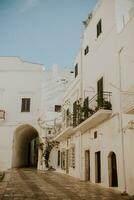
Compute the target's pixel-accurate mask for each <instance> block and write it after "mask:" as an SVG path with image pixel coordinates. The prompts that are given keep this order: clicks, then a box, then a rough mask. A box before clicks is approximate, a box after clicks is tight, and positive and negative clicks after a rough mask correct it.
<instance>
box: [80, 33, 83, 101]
mask: <svg viewBox="0 0 134 200" xmlns="http://www.w3.org/2000/svg"><path fill="white" fill-rule="evenodd" d="M80 45H81V48H80V61H81V64H80V65H81V70H80V72H81V75H80V97H81V98H82V99H83V69H82V68H83V48H82V45H83V34H82V35H81V44H80Z"/></svg>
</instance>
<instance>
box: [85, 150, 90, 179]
mask: <svg viewBox="0 0 134 200" xmlns="http://www.w3.org/2000/svg"><path fill="white" fill-rule="evenodd" d="M85 180H86V181H90V152H89V150H86V151H85Z"/></svg>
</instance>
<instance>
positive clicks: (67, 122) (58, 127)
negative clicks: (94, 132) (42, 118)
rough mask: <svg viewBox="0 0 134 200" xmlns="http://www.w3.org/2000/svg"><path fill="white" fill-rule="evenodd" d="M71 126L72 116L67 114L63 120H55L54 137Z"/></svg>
mask: <svg viewBox="0 0 134 200" xmlns="http://www.w3.org/2000/svg"><path fill="white" fill-rule="evenodd" d="M70 126H73V115H72V114H69V115H68V116H65V119H64V120H63V118H62V117H61V119H60V120H59V119H55V136H57V135H59V134H60V133H61V132H62V131H63V130H65V129H67V128H68V127H70Z"/></svg>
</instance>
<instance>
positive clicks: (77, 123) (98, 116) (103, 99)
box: [73, 92, 112, 132]
mask: <svg viewBox="0 0 134 200" xmlns="http://www.w3.org/2000/svg"><path fill="white" fill-rule="evenodd" d="M111 96H112V94H111V92H103V93H101V94H100V95H98V94H96V95H95V96H94V97H93V98H91V99H90V100H88V97H87V98H86V99H85V100H84V103H83V107H82V111H78V112H79V113H81V116H78V115H77V112H76V114H75V117H74V120H73V126H74V130H75V131H76V130H80V131H82V132H84V131H86V130H87V129H90V128H93V127H95V126H97V125H99V124H100V123H102V122H103V121H105V120H106V119H108V117H109V116H110V115H111V113H112V104H111ZM78 106H79V105H78V104H77V107H78ZM79 107H80V106H79ZM76 110H78V109H77V108H76Z"/></svg>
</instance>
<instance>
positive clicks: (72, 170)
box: [55, 0, 134, 194]
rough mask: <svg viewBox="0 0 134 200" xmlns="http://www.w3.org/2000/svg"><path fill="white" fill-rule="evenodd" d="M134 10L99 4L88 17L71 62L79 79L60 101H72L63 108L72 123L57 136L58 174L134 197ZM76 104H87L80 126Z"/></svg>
mask: <svg viewBox="0 0 134 200" xmlns="http://www.w3.org/2000/svg"><path fill="white" fill-rule="evenodd" d="M133 8H134V3H133V2H132V1H131V2H130V1H127V0H123V1H120V0H112V1H111V0H103V1H100V2H99V4H98V6H97V7H96V9H95V10H94V11H93V13H92V14H90V15H89V16H88V19H87V20H86V21H85V26H86V27H85V31H84V33H83V35H82V40H81V50H80V53H79V54H78V58H77V59H76V61H75V66H76V65H77V68H78V69H77V71H78V75H77V76H76V77H75V80H74V82H73V84H72V85H71V86H70V87H69V88H68V90H67V92H66V94H67V95H66V94H65V100H64V103H63V107H65V102H67V101H69V102H70V104H69V106H68V105H67V106H66V108H65V110H67V109H69V111H68V112H70V113H71V114H72V115H73V119H72V124H70V125H69V126H67V127H65V128H64V129H62V131H61V132H60V133H59V134H58V135H57V136H56V137H55V140H57V141H59V142H60V146H59V151H60V153H61V155H60V158H59V159H60V161H61V163H60V165H59V166H57V170H58V171H61V172H63V173H67V174H69V175H71V176H75V177H78V178H81V179H82V180H89V181H91V182H92V183H99V184H101V185H103V186H106V187H112V188H115V189H118V190H120V191H122V192H127V193H129V194H134V173H133V170H132V169H133V167H134V158H133V154H132V152H133V141H134V135H133V132H134V130H133V120H134V115H133V114H134V112H133V106H134V105H133V99H134V90H133V88H134V82H133V72H134V70H133V68H134V63H133V58H134V46H133V35H134V17H133V16H134V15H133ZM124 19H125V21H123V24H122V20H124ZM76 100H79V101H78V102H77V103H76V104H77V109H78V106H82V105H83V102H85V104H84V105H86V103H87V104H88V111H87V113H85V114H87V116H86V117H85V116H84V117H83V116H82V115H81V113H84V112H85V111H83V110H81V109H80V110H79V111H78V112H81V113H79V114H80V115H81V119H80V121H79V122H78V124H77V123H76V119H74V111H75V112H76V110H75V109H74V102H75V101H76ZM85 100H86V101H85ZM82 109H85V107H84V106H83V107H82ZM71 114H70V116H71ZM67 117H68V114H66V118H67ZM76 117H77V116H76ZM70 119H71V117H70ZM78 120H79V118H78ZM65 121H66V120H65ZM74 121H75V123H74Z"/></svg>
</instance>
